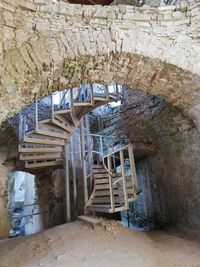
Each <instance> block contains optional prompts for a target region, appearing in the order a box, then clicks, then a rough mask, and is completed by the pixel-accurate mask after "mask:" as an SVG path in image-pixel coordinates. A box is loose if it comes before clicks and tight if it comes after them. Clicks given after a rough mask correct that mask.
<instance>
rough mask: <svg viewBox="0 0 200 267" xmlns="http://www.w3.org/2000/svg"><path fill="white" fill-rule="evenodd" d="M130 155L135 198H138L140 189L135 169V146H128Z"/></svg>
mask: <svg viewBox="0 0 200 267" xmlns="http://www.w3.org/2000/svg"><path fill="white" fill-rule="evenodd" d="M128 155H129V161H130V169H131V180H132V184H133V187H134V196H135V197H136V196H137V189H138V183H137V174H136V168H135V159H134V155H133V145H132V144H129V146H128Z"/></svg>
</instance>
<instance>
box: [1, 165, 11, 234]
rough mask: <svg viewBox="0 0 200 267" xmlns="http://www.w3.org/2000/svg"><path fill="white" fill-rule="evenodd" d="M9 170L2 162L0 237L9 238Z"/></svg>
mask: <svg viewBox="0 0 200 267" xmlns="http://www.w3.org/2000/svg"><path fill="white" fill-rule="evenodd" d="M8 172H9V170H8V169H7V168H6V167H4V166H2V165H1V162H0V239H4V238H8V234H9V228H10V223H9V220H8V209H7V182H8Z"/></svg>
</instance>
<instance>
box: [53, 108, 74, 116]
mask: <svg viewBox="0 0 200 267" xmlns="http://www.w3.org/2000/svg"><path fill="white" fill-rule="evenodd" d="M70 112H71V110H70V108H67V109H59V110H55V111H54V115H60V114H66V113H70Z"/></svg>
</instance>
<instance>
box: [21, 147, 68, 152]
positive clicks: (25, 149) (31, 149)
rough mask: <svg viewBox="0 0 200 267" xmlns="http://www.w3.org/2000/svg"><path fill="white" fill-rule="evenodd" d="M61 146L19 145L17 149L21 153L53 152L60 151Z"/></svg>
mask: <svg viewBox="0 0 200 267" xmlns="http://www.w3.org/2000/svg"><path fill="white" fill-rule="evenodd" d="M62 150H63V149H62V147H21V146H19V149H18V151H19V152H23V153H53V152H62Z"/></svg>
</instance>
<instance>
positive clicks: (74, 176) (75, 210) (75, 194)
mask: <svg viewBox="0 0 200 267" xmlns="http://www.w3.org/2000/svg"><path fill="white" fill-rule="evenodd" d="M74 139H75V136H74V134H73V135H72V137H71V164H72V178H73V202H74V203H73V204H74V205H73V208H74V215H75V217H77V188H76V187H77V185H76V158H75V140H74Z"/></svg>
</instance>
